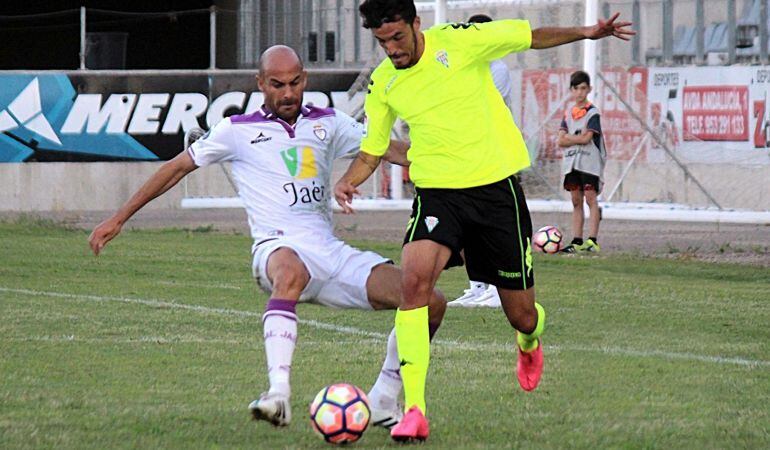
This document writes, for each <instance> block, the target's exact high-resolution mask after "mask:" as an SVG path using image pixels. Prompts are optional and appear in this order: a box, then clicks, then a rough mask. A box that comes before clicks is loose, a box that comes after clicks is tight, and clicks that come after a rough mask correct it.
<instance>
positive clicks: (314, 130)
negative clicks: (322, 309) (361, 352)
mask: <svg viewBox="0 0 770 450" xmlns="http://www.w3.org/2000/svg"><path fill="white" fill-rule="evenodd" d="M259 64H260V66H259V68H260V71H259V75H258V76H257V81H258V85H259V88H260V90H261V91H262V92H263V93H264V96H265V104H264V105H263V106H262V108H261V109H260V110H258V111H256V112H254V113H252V114H244V115H236V116H231V117H228V118H225V119H223V120H222V121H221V122H219V123H218V124H217V125H215V126H214V127H212V128H211V130H210V131H209V132H208V133H206V134H204V135H203V136H202V137H201V138H199V139H198V140H197V141H195V142H194V143H192V145H190V146H189V147H188V148H187V150H186V151H184V152H182V153H180V154H179V155H178V156H177V157H175V158H174V159H172V160H171V161H169V162H167V163H165V164H163V166H161V168H160V169H159V170H158V171H157V172H156V173H155V174H153V175H152V176H151V177H150V179H149V180H148V181H147V182H146V183H145V184H144V185H143V186H142V187H141V188H140V189H139V191H137V192H136V193H135V194H134V195H133V196H132V197H131V199H129V200H128V201H127V202H126V203H125V204H124V205H123V206H122V207H121V208H120V209H119V210H118V211H117V212H116V213H115V214H114V215H113V216H112V217H110V218H109V219H107V220H105V221H104V222H102V223H101V224H99V225H98V226H97V227H96V228H95V229H94V230H93V232H92V233H91V236H90V237H89V243H90V246H91V249H92V250H93V252H94V253H95V254H96V255H98V254H99V252H100V251H101V250H102V249H103V248H104V246H105V245H106V244H107V243H108V242H109V241H110V240H111V239H113V238H114V237H115V236H117V234H118V233H120V230H121V227H122V225H123V224H124V223H125V222H126V221H127V220H128V219H129V218H130V217H131V216H132V215H133V214H134V213H136V212H137V211H138V210H139V209H140V208H142V207H143V206H144V205H145V204H147V203H148V202H149V201H150V200H152V199H154V198H155V197H157V196H159V195H161V194H162V193H164V192H166V191H167V190H168V189H170V188H171V187H173V186H174V185H175V184H176V183H177V182H179V180H181V179H182V178H184V176H186V175H187V174H188V173H190V172H192V171H193V170H195V169H197V168H198V167H202V166H207V165H209V164H214V163H219V162H225V161H229V162H231V163H232V173H233V178H234V179H235V182H236V184H237V187H238V195H239V196H240V198H241V199H242V200H243V203H244V205H245V207H246V212H247V214H248V221H249V226H250V228H251V235H252V237H253V238H254V245H253V247H252V254H253V263H252V270H253V275H254V278H255V279H256V282H257V284H258V285H259V286H260V287H261V288H262V289H263V290H265V291H267V292H269V293H270V294H271V295H270V300H269V301H268V303H267V306H266V308H265V313H264V315H263V317H262V322H263V329H264V340H265V353H266V357H267V358H266V359H267V366H268V378H269V381H270V388H269V390H268V391H267V392H265V393H263V394H262V395H261V396H260V398H259V399H257V400H254V401H253V402H251V404H250V405H249V410H250V411H251V413H252V415H253V417H254V418H255V419H258V420H266V421H268V422H270V423H272V424H273V425H276V426H285V425H288V424H289V423H290V421H291V404H290V401H289V399H290V395H291V387H290V380H289V378H290V373H291V365H292V356H293V353H294V346H295V343H296V340H297V313H296V304H297V302H298V301H299V302H303V301H307V302H314V303H318V304H322V305H327V306H331V307H337V308H358V309H366V310H372V309H396V308H397V307H398V305H399V304H400V302H401V271H400V270H399V269H398V268H397V267H395V266H394V265H393V264H392V263H391V261H390V260H388V259H387V258H384V257H382V256H380V255H378V254H376V253H373V252H368V251H361V250H358V249H355V248H353V247H350V246H348V245H346V244H345V243H344V242H342V241H340V240H339V239H337V238H336V237H335V236H334V235H333V233H332V230H333V226H332V209H331V202H330V198H331V194H332V192H331V190H330V186H329V183H330V174H331V170H332V162H333V161H334V160H335V159H336V158H340V157H344V156H349V155H354V154H355V153H357V152H358V149H359V144H360V141H361V137H362V133H363V126H362V125H360V124H359V123H357V122H356V121H355V120H353V119H352V118H351V117H349V116H347V115H346V114H344V113H342V112H340V111H338V110H335V109H333V108H316V107H313V106H303V105H302V96H303V92H304V89H305V85H306V82H307V73H306V72H305V70H304V68H303V66H302V61H301V60H300V58H299V56H298V55H297V54H296V53H295V52H294V50H292V49H291V48H289V47H286V46H281V45H277V46H273V47H271V48H269V49H267V50H265V52H264V53H263V54H262V55H261V57H260V63H259ZM389 155H390V158H391V159H390V160H391V162H395V163H402V164H403V163H404V162H405V161H406V157H405V155H406V144H403V143H400V142H392V143H391V148H390V151H389ZM445 309H446V301H445V299H444V297H443V296H442V295H441V293H440V292H438V291H436V290H434V292H433V296H432V299H431V303H430V305H429V310H430V313H429V315H430V329H431V333H435V331H436V330H437V329H438V326H439V325H440V323H441V319H442V318H443V315H444V311H445ZM399 367H400V360H399V358H398V351H397V346H396V338H395V332H391V334H390V336H389V338H388V344H387V354H386V357H385V362H384V364H383V366H382V369H381V371H380V375H379V377H378V378H377V381H376V382H375V384H374V386H373V387H372V389H371V391H370V392H369V396H368V397H369V402H370V407H371V410H372V418H371V421H372V423H373V424H374V425H380V426H383V427H386V428H390V427H392V426H393V425H395V424H396V423H398V421H399V420H400V419H401V417H402V416H403V412H402V410H401V407H400V406H399V405H397V398H398V396H399V393H400V391H401V388H402V383H401V376H400V372H399Z"/></svg>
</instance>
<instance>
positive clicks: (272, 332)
mask: <svg viewBox="0 0 770 450" xmlns="http://www.w3.org/2000/svg"><path fill="white" fill-rule="evenodd" d="M296 304H297V302H295V301H293V300H280V299H270V301H268V302H267V306H266V307H265V314H264V315H263V316H262V327H263V330H264V338H265V354H266V356H267V375H268V378H269V379H270V391H269V393H271V394H274V393H279V394H283V395H286V396H289V395H290V394H291V385H290V384H289V377H290V375H291V360H292V357H293V356H294V346H295V344H296V343H297V315H296V313H295V306H296Z"/></svg>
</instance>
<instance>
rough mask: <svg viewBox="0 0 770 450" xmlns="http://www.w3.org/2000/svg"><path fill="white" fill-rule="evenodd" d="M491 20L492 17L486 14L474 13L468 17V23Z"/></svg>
mask: <svg viewBox="0 0 770 450" xmlns="http://www.w3.org/2000/svg"><path fill="white" fill-rule="evenodd" d="M491 21H492V18H491V17H489V16H488V15H486V14H475V15H472V16H470V17H468V23H486V22H491Z"/></svg>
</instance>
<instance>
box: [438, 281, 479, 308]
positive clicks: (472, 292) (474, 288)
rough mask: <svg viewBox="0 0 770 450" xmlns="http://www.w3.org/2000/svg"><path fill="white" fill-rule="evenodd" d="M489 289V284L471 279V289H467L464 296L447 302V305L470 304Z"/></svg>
mask: <svg viewBox="0 0 770 450" xmlns="http://www.w3.org/2000/svg"><path fill="white" fill-rule="evenodd" d="M486 289H487V284H486V283H482V282H480V281H471V282H470V289H466V290H465V291H464V293H463V295H462V296H460V297H458V298H456V299H455V300H453V301H451V302H449V303H447V306H470V305H471V304H472V303H474V302H476V301H477V299H478V298H479V297H480V296H482V295H484V293H485V292H486Z"/></svg>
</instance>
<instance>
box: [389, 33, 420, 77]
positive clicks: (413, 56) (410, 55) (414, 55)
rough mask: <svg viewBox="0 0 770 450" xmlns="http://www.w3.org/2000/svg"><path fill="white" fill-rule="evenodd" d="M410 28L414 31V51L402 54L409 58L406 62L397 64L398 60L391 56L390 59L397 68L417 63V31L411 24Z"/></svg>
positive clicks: (404, 67) (405, 67) (408, 66)
mask: <svg viewBox="0 0 770 450" xmlns="http://www.w3.org/2000/svg"><path fill="white" fill-rule="evenodd" d="M409 30H411V32H412V52H411V53H406V54H402V55H401V56H402V57H403V56H406V57H407V58H408V59H407V61H406V63H404V64H396V62H395V61H393V59H392V58H391V60H390V61H391V62H392V63H393V66H394V67H395V68H396V69H408V68H410V67H412V66H413V65H415V64H417V60H416V59H417V33H415V32H414V26H410V27H409Z"/></svg>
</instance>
